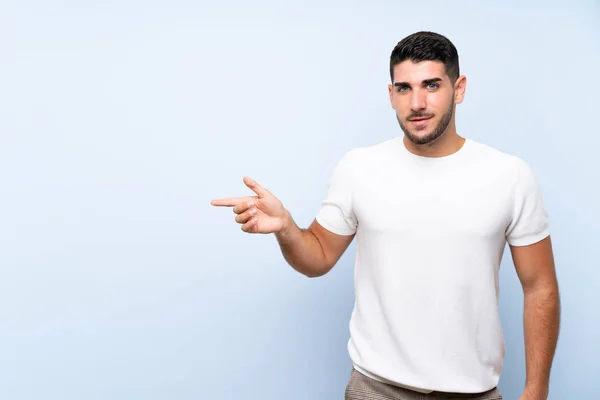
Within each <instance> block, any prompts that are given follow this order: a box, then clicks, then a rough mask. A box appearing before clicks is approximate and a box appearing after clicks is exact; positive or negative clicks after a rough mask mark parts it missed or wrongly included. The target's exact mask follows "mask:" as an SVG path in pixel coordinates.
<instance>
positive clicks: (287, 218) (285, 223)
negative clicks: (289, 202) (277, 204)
mask: <svg viewBox="0 0 600 400" xmlns="http://www.w3.org/2000/svg"><path fill="white" fill-rule="evenodd" d="M292 224H293V221H292V215H291V214H290V212H289V211H288V210H287V209H286V210H285V211H284V214H283V217H282V221H281V229H280V230H279V232H277V233H278V234H279V235H281V236H287V235H288V234H289V232H290V228H291V226H292Z"/></svg>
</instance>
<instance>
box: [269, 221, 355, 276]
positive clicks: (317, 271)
mask: <svg viewBox="0 0 600 400" xmlns="http://www.w3.org/2000/svg"><path fill="white" fill-rule="evenodd" d="M354 236H355V235H337V234H335V233H332V232H330V231H328V230H327V229H325V228H323V227H322V226H321V225H320V224H319V223H318V222H317V220H316V219H315V220H314V221H313V223H312V224H311V225H310V227H309V228H308V229H300V228H299V227H298V225H296V223H295V222H294V219H293V218H292V216H291V214H290V213H289V211H287V210H286V216H285V223H284V226H283V228H282V229H281V231H279V232H276V233H275V237H276V238H277V241H278V243H279V246H280V247H281V252H282V254H283V257H284V258H285V260H286V261H287V262H288V264H290V265H291V266H292V267H293V268H294V269H295V270H296V271H298V272H300V273H301V274H303V275H306V276H308V277H309V278H316V277H319V276H323V275H325V274H326V273H327V272H329V271H330V270H331V269H332V268H333V267H334V265H335V264H336V263H337V262H338V260H339V259H340V257H341V256H342V254H344V252H345V251H346V249H347V248H348V246H349V245H350V243H351V242H352V239H354Z"/></svg>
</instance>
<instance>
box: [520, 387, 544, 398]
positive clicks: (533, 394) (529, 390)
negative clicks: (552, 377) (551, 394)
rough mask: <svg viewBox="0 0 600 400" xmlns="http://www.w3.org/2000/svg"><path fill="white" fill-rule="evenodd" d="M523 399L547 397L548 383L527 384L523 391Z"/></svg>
mask: <svg viewBox="0 0 600 400" xmlns="http://www.w3.org/2000/svg"><path fill="white" fill-rule="evenodd" d="M522 398H523V399H527V400H546V399H547V398H548V385H540V384H527V385H525V390H524V391H523V396H522Z"/></svg>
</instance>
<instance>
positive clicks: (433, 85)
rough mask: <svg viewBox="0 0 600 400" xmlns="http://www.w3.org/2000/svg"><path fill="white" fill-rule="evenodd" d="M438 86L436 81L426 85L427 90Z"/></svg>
mask: <svg viewBox="0 0 600 400" xmlns="http://www.w3.org/2000/svg"><path fill="white" fill-rule="evenodd" d="M439 87H440V85H438V84H437V83H430V84H429V85H427V89H429V90H435V89H437V88H439Z"/></svg>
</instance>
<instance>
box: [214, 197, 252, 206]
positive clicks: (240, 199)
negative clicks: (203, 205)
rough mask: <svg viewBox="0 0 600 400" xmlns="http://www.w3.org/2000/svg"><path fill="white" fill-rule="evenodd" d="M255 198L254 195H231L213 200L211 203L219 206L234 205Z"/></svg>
mask: <svg viewBox="0 0 600 400" xmlns="http://www.w3.org/2000/svg"><path fill="white" fill-rule="evenodd" d="M253 199H254V198H253V197H229V198H225V199H216V200H212V201H211V202H210V204H211V205H212V206H217V207H233V206H237V205H238V204H240V203H243V202H248V201H250V200H253Z"/></svg>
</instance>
